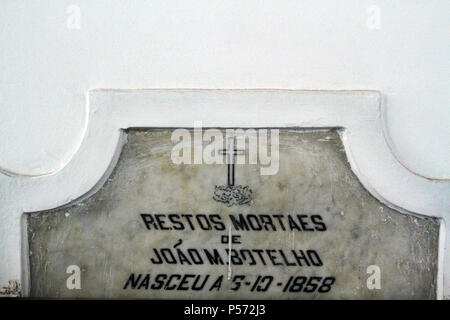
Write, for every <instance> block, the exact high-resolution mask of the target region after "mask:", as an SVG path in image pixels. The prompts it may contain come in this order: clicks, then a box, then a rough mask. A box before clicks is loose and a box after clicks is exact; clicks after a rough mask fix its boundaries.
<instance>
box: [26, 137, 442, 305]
mask: <svg viewBox="0 0 450 320" xmlns="http://www.w3.org/2000/svg"><path fill="white" fill-rule="evenodd" d="M170 137H171V131H170V130H129V132H128V136H127V139H128V142H127V143H126V144H125V146H124V149H123V151H122V154H121V156H120V159H119V162H118V164H117V166H116V168H115V169H114V171H113V173H112V175H111V176H110V178H109V179H108V181H107V182H106V183H105V185H104V186H103V187H102V188H101V190H100V191H98V192H97V193H96V194H94V195H93V196H91V197H90V198H88V199H86V200H83V201H82V202H79V203H75V204H74V205H72V206H70V207H66V208H62V209H57V210H53V211H48V212H38V213H31V214H29V215H28V241H29V247H30V256H29V259H30V272H31V275H30V277H31V296H33V297H94V298H156V299H164V298H169V299H170V298H187V299H189V298H195V299H221V298H229V299H258V298H264V299H389V298H393V299H433V298H435V297H436V279H437V255H438V249H437V248H438V236H439V225H438V223H437V221H436V220H434V219H431V218H426V219H425V218H420V217H415V216H411V215H405V214H401V213H399V212H396V211H395V210H393V209H390V208H388V207H387V206H385V205H383V204H381V203H380V202H379V201H378V200H376V199H375V198H374V197H372V196H371V195H370V194H369V193H368V192H367V191H366V190H365V189H364V188H363V187H362V185H361V184H360V183H359V181H358V179H357V178H356V176H355V175H354V174H353V173H352V171H351V169H350V166H349V164H348V162H347V160H346V156H345V152H344V151H343V146H342V143H341V140H340V138H339V135H338V133H337V132H335V131H308V130H297V131H295V130H292V131H281V132H280V169H279V172H278V173H277V174H276V175H271V176H262V175H260V171H259V165H236V173H235V177H236V185H242V186H243V187H245V186H248V188H249V189H251V198H252V200H251V201H250V203H243V204H241V205H233V206H227V205H226V204H224V203H222V202H220V201H215V200H214V193H215V191H216V186H217V185H219V186H220V185H226V183H227V166H226V165H205V164H202V165H176V164H174V163H172V162H171V160H170V153H171V149H172V147H173V143H172V142H171V139H170ZM68 183H70V182H68ZM232 218H233V219H234V220H233V219H232ZM239 219H243V220H239ZM189 221H190V222H191V224H192V226H191V224H190V223H189ZM233 221H234V223H233ZM245 225H247V226H248V229H249V230H238V229H239V227H241V228H245ZM193 228H194V229H195V230H192V229H193ZM208 228H210V229H209V230H208ZM283 229H285V230H283ZM230 234H231V235H232V236H236V240H237V241H238V242H240V243H232V244H230V242H229V241H223V240H224V239H225V238H226V237H228V240H229V235H230ZM227 249H228V250H230V249H231V250H232V252H234V253H233V254H232V259H231V258H229V257H228V255H227V252H226V250H227ZM207 252H208V253H209V255H208V254H207ZM158 253H159V255H158ZM163 253H164V254H165V255H166V259H165V263H162V264H158V262H159V261H158V260H159V257H162V256H163ZM216 253H217V255H216V256H214V257H213V258H215V259H212V258H211V256H212V255H215V254H216ZM172 255H173V259H172ZM302 255H303V256H304V257H306V258H302ZM299 257H300V258H299ZM152 259H153V260H152ZM211 259H212V260H211ZM230 259H231V262H232V263H231V264H227V263H228V262H229V261H230ZM308 264H309V265H308ZM69 265H77V266H79V267H80V269H81V289H79V290H77V289H75V290H69V289H68V288H67V279H68V278H69V276H70V274H68V273H67V272H66V269H67V267H68V266H69ZM371 265H376V266H378V267H379V268H380V271H381V282H380V284H381V288H380V289H373V290H369V289H368V288H367V278H368V277H369V276H370V275H369V274H368V273H367V268H368V267H369V266H371Z"/></svg>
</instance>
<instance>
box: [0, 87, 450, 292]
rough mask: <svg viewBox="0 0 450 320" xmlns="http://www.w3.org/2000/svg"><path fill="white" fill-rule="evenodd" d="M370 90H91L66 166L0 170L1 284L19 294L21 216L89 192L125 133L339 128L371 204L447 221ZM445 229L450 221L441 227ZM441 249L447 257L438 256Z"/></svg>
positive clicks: (449, 186) (24, 273)
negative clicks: (198, 127)
mask: <svg viewBox="0 0 450 320" xmlns="http://www.w3.org/2000/svg"><path fill="white" fill-rule="evenodd" d="M381 102H382V99H381V94H380V93H379V92H377V91H300V90H267V89H261V90H201V89H199V90H197V89H148V90H109V89H97V90H90V91H89V92H88V94H87V108H88V119H87V125H86V128H85V134H84V138H83V141H82V143H81V145H80V147H79V149H78V151H77V152H76V153H75V154H74V156H73V157H72V159H71V161H70V162H68V163H67V164H66V165H65V166H64V167H63V168H61V169H59V170H58V171H56V172H52V173H51V174H49V175H44V176H34V177H29V176H21V175H13V174H9V175H8V174H4V173H3V174H1V173H0V185H1V186H2V188H1V190H0V250H1V251H0V286H6V285H7V283H8V280H18V279H21V283H22V293H23V295H25V296H26V295H27V294H28V290H29V287H28V286H29V278H28V277H29V273H28V247H27V239H26V230H25V229H24V228H25V225H26V224H25V223H24V222H23V221H22V216H23V213H25V212H35V211H41V210H47V209H52V208H56V207H60V206H63V205H66V204H68V203H71V202H73V201H75V200H77V199H80V198H82V197H87V196H89V195H91V194H93V193H94V192H96V191H97V190H98V189H99V188H100V187H101V186H102V185H103V183H104V182H105V181H106V178H107V177H108V176H109V174H110V173H111V171H112V169H113V168H114V166H115V164H116V161H117V159H118V156H119V154H120V151H121V148H122V145H123V143H124V141H125V135H124V133H123V129H127V128H132V127H157V128H161V127H171V128H173V127H193V126H194V122H195V121H202V124H203V126H204V127H216V128H217V127H220V128H227V127H232V128H236V127H242V128H269V127H277V128H341V129H342V130H340V132H341V137H342V140H343V144H344V147H345V151H346V153H347V158H348V160H349V162H350V165H351V168H352V170H353V171H354V173H355V174H356V175H357V176H358V178H359V180H360V181H361V183H362V184H363V185H364V187H365V188H366V189H367V190H368V191H369V192H370V193H371V194H372V195H373V196H374V197H376V198H377V199H379V200H380V201H381V202H383V203H385V204H386V205H388V206H389V207H392V208H394V209H396V210H398V211H401V212H403V213H405V214H414V215H424V216H433V217H439V218H441V219H442V221H443V220H448V219H449V218H450V183H449V182H448V181H438V180H430V179H427V178H424V177H422V176H419V175H417V174H415V173H414V172H412V171H411V170H409V169H408V168H406V167H404V166H403V165H402V164H401V163H400V162H398V161H397V158H396V156H395V150H391V148H390V147H389V146H390V145H391V144H390V141H389V134H388V132H387V129H386V126H385V122H384V120H383V119H384V117H383V115H384V110H383V108H382V103H381ZM445 225H446V226H447V227H446V228H447V230H446V231H447V233H448V232H449V230H448V228H449V225H450V223H448V221H447V223H446V224H445ZM441 230H442V232H441V233H440V243H441V245H440V252H439V275H438V292H437V296H438V298H442V297H443V296H448V295H450V259H449V255H450V252H449V249H448V248H450V241H449V239H448V238H450V237H448V238H447V239H446V240H444V239H445V238H444V237H445V232H443V230H444V224H442V225H441ZM445 247H446V248H447V252H446V254H445V259H444V251H445Z"/></svg>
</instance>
